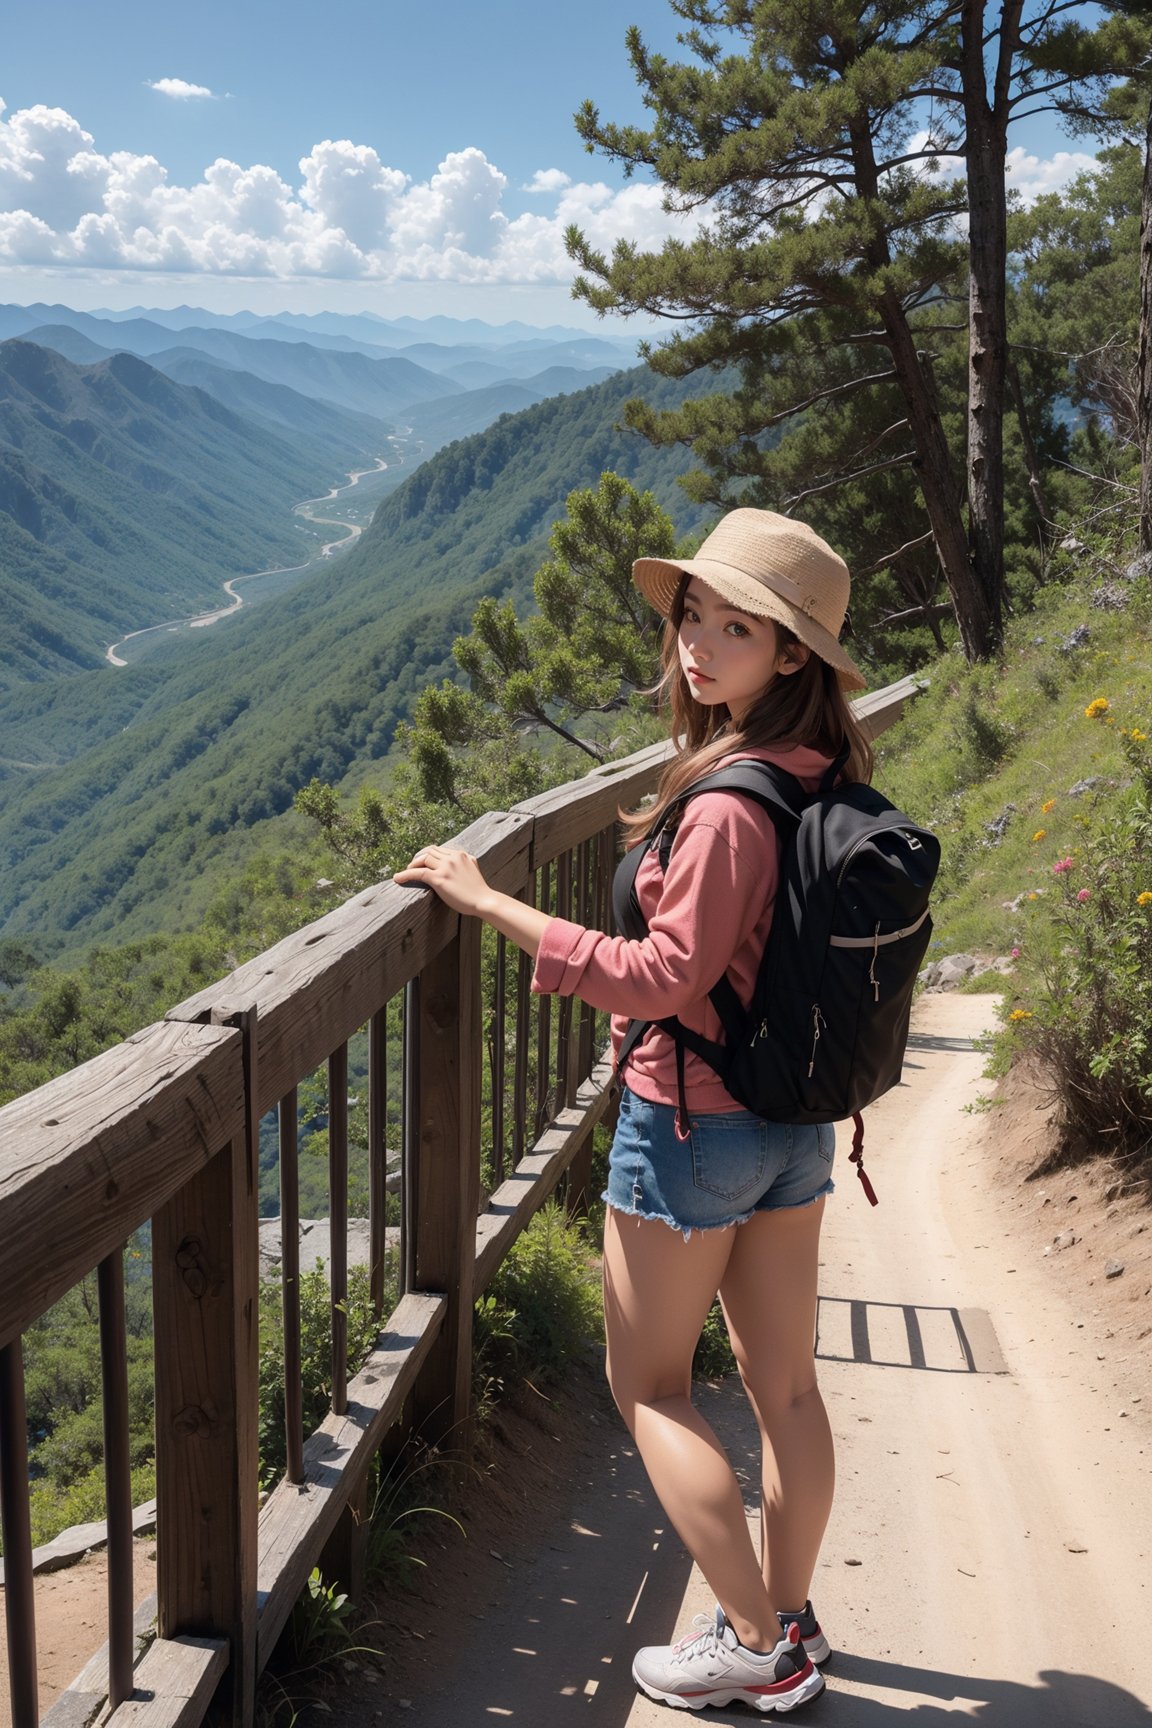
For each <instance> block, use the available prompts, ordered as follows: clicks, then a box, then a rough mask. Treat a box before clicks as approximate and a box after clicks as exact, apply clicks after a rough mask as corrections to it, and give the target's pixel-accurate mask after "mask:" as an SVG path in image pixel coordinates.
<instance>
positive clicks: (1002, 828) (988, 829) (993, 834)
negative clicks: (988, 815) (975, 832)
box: [984, 804, 1016, 846]
mask: <svg viewBox="0 0 1152 1728" xmlns="http://www.w3.org/2000/svg"><path fill="white" fill-rule="evenodd" d="M1015 814H1016V806H1015V804H1005V806H1004V808H1003V810H1001V812H1000V814H999V816H993V818H992V820H991V822H985V824H984V832H985V834H987V836H988V839H987V840H986V841H985V845H987V846H999V844H1000V842H1001V840H1003V838H1004V835H1005V834H1006V833H1007V830H1008V825H1009V823H1010V822H1011V820H1012V818H1013V816H1014V815H1015Z"/></svg>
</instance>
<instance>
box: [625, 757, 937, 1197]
mask: <svg viewBox="0 0 1152 1728" xmlns="http://www.w3.org/2000/svg"><path fill="white" fill-rule="evenodd" d="M846 755H847V753H846V751H842V752H841V754H840V756H839V757H837V759H836V760H835V761H834V762H833V763H832V765H831V766H830V767H829V769H828V771H827V773H826V774H825V776H824V778H823V780H822V781H821V785H820V790H819V791H818V792H816V793H814V794H812V793H807V792H805V791H804V788H803V787H802V786H801V785H800V782H799V781H798V780H796V779H795V777H794V776H793V775H791V774H789V773H787V771H786V770H785V769H783V768H779V767H777V766H776V765H775V764H773V763H768V762H760V761H744V762H735V763H732V764H731V765H730V766H729V767H727V768H719V769H717V770H716V771H715V772H714V773H711V774H706V775H704V776H703V777H702V778H701V779H699V780H697V781H696V782H695V784H694V785H692V786H689V787H688V788H687V789H686V791H684V792H683V793H681V794H680V796H679V797H678V798H677V799H675V800H674V801H673V802H672V803H671V804H670V805H668V807H667V808H666V809H665V810H663V811H661V813H660V818H659V821H658V823H657V825H656V827H655V828H654V829H653V831H652V832H651V833H650V834H649V835H648V837H647V840H646V841H645V842H644V843H642V844H640V845H638V846H634V847H633V848H632V850H631V851H630V852H628V853H626V854H625V857H624V859H623V861H622V862H621V864H620V866H619V868H618V869H617V871H616V877H615V881H614V883H613V890H612V906H613V912H614V914H615V918H616V927H617V929H618V930H619V931H620V932H621V933H622V934H623V935H625V936H627V937H630V938H631V939H633V940H638V939H639V938H641V937H643V936H646V935H647V933H648V925H647V923H646V921H645V919H644V915H643V913H642V912H641V911H640V905H639V901H638V900H637V898H636V872H637V871H638V869H639V868H640V864H641V862H642V860H643V859H644V857H645V856H646V855H647V854H648V852H649V851H650V850H651V849H652V847H653V846H657V847H658V850H659V858H660V864H661V868H662V869H666V868H667V864H668V858H669V855H670V853H671V850H672V841H673V839H674V837H675V825H676V822H677V821H678V820H679V816H680V814H681V812H682V811H683V807H684V805H685V804H686V803H687V802H688V800H689V799H690V798H695V797H698V796H699V794H700V793H701V792H720V791H724V792H738V793H739V794H741V796H743V797H745V798H751V799H752V800H753V801H754V802H755V803H757V804H759V805H760V806H761V807H762V808H763V809H764V810H766V811H767V812H768V814H769V815H770V816H771V818H772V820H773V822H774V823H775V824H776V830H777V833H778V835H779V837H780V876H779V885H778V888H777V893H776V906H775V911H774V914H773V918H772V926H771V929H770V931H769V934H768V941H767V943H766V945H765V949H764V954H763V958H762V959H761V962H760V968H759V972H758V974H757V978H756V985H755V989H754V991H753V995H752V1001H751V1003H750V1004H749V1006H748V1007H747V1008H744V1007H743V1006H742V1005H741V1002H740V999H739V997H738V996H737V994H736V991H735V990H734V989H733V987H732V984H731V983H730V982H729V980H728V978H727V976H724V977H721V978H720V979H718V980H717V982H716V984H715V985H714V986H713V988H712V989H711V990H710V991H709V992H708V994H709V997H710V998H711V1001H712V1004H713V1007H714V1008H715V1010H716V1012H717V1014H718V1015H719V1018H720V1024H721V1025H722V1026H723V1028H724V1039H725V1042H724V1043H723V1044H715V1043H712V1042H711V1041H710V1040H709V1039H707V1038H704V1037H702V1036H701V1035H700V1034H699V1033H698V1032H693V1031H692V1030H691V1029H690V1028H689V1027H686V1026H682V1025H681V1024H680V1022H679V1020H677V1019H676V1018H675V1017H671V1018H669V1019H667V1020H657V1021H651V1020H648V1021H644V1020H633V1021H632V1022H631V1023H630V1025H629V1027H628V1031H627V1033H626V1035H625V1038H624V1042H623V1044H622V1046H621V1049H620V1055H619V1060H618V1069H619V1072H620V1073H621V1074H623V1071H624V1067H625V1064H626V1063H627V1061H628V1058H629V1056H630V1055H631V1053H632V1051H633V1050H634V1049H635V1047H636V1045H637V1044H638V1043H639V1041H640V1039H641V1038H642V1037H643V1036H644V1034H645V1033H646V1032H647V1031H648V1029H649V1027H650V1026H652V1025H657V1026H659V1027H660V1028H661V1030H662V1031H664V1032H667V1033H668V1034H669V1036H670V1037H672V1038H673V1039H674V1041H675V1044H676V1068H677V1075H678V1078H679V1091H680V1102H679V1109H678V1111H677V1132H678V1133H679V1134H680V1135H681V1136H682V1137H684V1138H686V1137H687V1133H688V1109H687V1103H686V1100H685V1095H684V1050H685V1048H687V1049H689V1050H692V1051H693V1052H694V1053H695V1054H696V1055H697V1056H700V1057H702V1058H703V1060H704V1061H705V1062H707V1064H708V1066H709V1067H710V1068H713V1069H715V1071H716V1073H717V1074H718V1075H719V1076H720V1078H721V1080H722V1081H723V1082H724V1086H725V1088H726V1090H727V1091H728V1092H730V1093H731V1095H732V1097H733V1098H735V1099H736V1101H737V1103H739V1104H742V1105H743V1106H744V1108H745V1109H746V1110H751V1111H752V1112H753V1114H754V1115H757V1116H763V1117H766V1118H767V1119H768V1120H769V1121H773V1122H838V1121H842V1120H844V1119H845V1118H846V1117H849V1116H851V1117H852V1118H853V1120H854V1122H855V1125H856V1129H855V1134H854V1136H853V1142H852V1152H851V1154H850V1157H851V1161H852V1162H853V1163H854V1164H855V1165H856V1168H857V1173H858V1174H859V1177H860V1180H861V1182H862V1183H863V1184H864V1191H865V1193H866V1194H867V1196H868V1198H869V1200H870V1201H871V1203H872V1204H873V1205H875V1204H876V1196H875V1193H874V1192H873V1189H872V1184H871V1183H870V1182H869V1180H868V1177H867V1175H866V1174H865V1171H864V1163H863V1148H864V1124H863V1122H862V1120H861V1117H860V1112H861V1110H863V1109H864V1107H865V1105H866V1104H870V1103H871V1102H872V1101H873V1099H875V1098H879V1097H880V1096H881V1094H882V1093H884V1092H887V1091H888V1089H889V1088H890V1087H892V1086H895V1085H896V1084H897V1082H898V1081H899V1079H900V1071H901V1068H902V1065H903V1061H904V1047H905V1044H906V1043H907V1040H908V1017H909V1014H910V1012H911V1007H912V992H913V989H914V987H915V984H916V974H917V972H918V971H919V970H920V964H921V962H922V960H923V958H924V953H925V950H926V949H927V947H928V942H929V939H930V938H931V935H932V919H931V917H930V915H929V910H928V895H929V891H930V889H931V887H932V883H933V881H934V880H935V876H936V871H937V869H938V868H939V864H940V843H939V841H938V840H937V839H936V837H935V835H934V834H931V833H930V832H929V831H928V830H927V829H926V828H921V827H919V826H918V825H917V824H916V823H915V822H912V821H910V820H909V818H908V817H907V816H905V815H903V814H902V812H901V811H899V810H897V809H896V807H895V805H893V804H891V803H890V802H889V801H888V799H887V798H885V797H884V796H883V795H882V794H881V793H880V792H877V791H876V790H875V789H874V788H873V787H871V786H867V785H864V784H863V783H859V782H858V783H853V784H849V785H846V786H839V787H837V786H836V785H835V781H836V779H837V777H838V775H839V773H840V770H841V768H842V766H843V764H844V761H845V760H846Z"/></svg>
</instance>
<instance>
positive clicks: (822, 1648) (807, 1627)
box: [777, 1602, 832, 1668]
mask: <svg viewBox="0 0 1152 1728" xmlns="http://www.w3.org/2000/svg"><path fill="white" fill-rule="evenodd" d="M777 1619H778V1620H779V1622H780V1624H781V1626H782V1627H783V1628H784V1630H785V1632H787V1630H788V1628H789V1626H796V1627H797V1628H798V1629H799V1632H800V1637H801V1640H802V1642H803V1645H804V1648H805V1650H807V1652H808V1654H809V1656H810V1657H811V1659H812V1661H813V1662H815V1664H816V1666H817V1668H823V1667H825V1666H826V1664H827V1662H828V1659H829V1657H830V1656H831V1655H832V1650H831V1646H830V1645H829V1643H828V1640H827V1638H825V1636H824V1633H823V1631H822V1629H821V1626H820V1622H819V1620H817V1618H816V1616H815V1614H814V1613H813V1612H812V1604H811V1602H805V1604H804V1607H803V1610H802V1612H801V1613H799V1614H779V1615H777Z"/></svg>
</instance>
